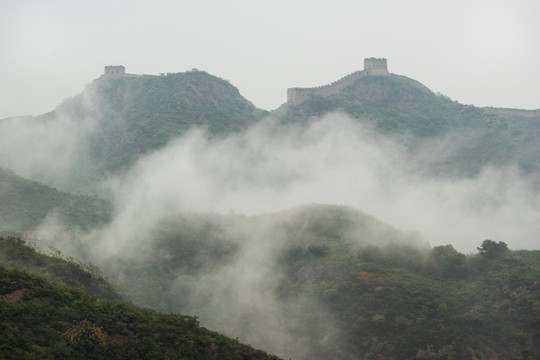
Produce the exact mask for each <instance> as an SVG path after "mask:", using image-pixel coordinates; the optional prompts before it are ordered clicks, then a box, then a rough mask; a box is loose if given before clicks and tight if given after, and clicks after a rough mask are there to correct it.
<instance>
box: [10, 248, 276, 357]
mask: <svg viewBox="0 0 540 360" xmlns="http://www.w3.org/2000/svg"><path fill="white" fill-rule="evenodd" d="M0 245H1V246H0V318H1V321H2V327H1V329H0V335H1V336H0V358H2V359H17V360H18V359H239V360H240V359H242V360H244V359H277V358H276V357H275V356H271V355H268V354H266V353H264V352H262V351H259V350H255V349H253V348H252V347H250V346H247V345H243V344H240V343H239V342H238V341H236V340H232V339H229V338H227V337H225V336H223V335H220V334H218V333H216V332H212V331H209V330H207V329H205V328H202V327H200V326H199V324H198V321H197V319H196V318H194V317H190V316H183V315H174V314H169V315H166V314H160V313H157V312H155V311H152V310H148V309H142V308H137V307H135V306H133V305H130V304H128V303H126V302H124V301H120V300H104V299H102V298H96V297H94V296H90V295H88V294H87V293H85V292H83V291H81V290H79V289H76V288H73V287H66V286H65V285H61V284H59V283H56V282H52V281H50V280H45V279H44V278H42V277H40V276H37V275H35V274H32V273H29V272H25V271H20V270H17V269H14V268H13V265H14V264H16V263H19V264H22V263H23V262H24V261H26V260H29V259H31V258H35V259H36V260H39V261H40V262H41V266H42V271H43V272H48V271H51V270H54V269H55V268H58V267H59V266H63V268H64V273H63V274H62V276H63V277H64V282H65V281H66V280H67V281H68V282H69V278H70V277H80V276H81V274H80V272H81V271H80V269H73V267H70V266H69V264H68V263H65V262H64V261H59V260H58V259H50V258H47V257H45V256H41V255H39V254H36V253H35V252H33V251H32V250H31V249H27V248H26V247H25V246H24V245H23V244H22V243H21V242H18V241H16V240H14V239H2V238H0ZM19 256H22V257H24V261H23V259H20V258H18V257H19ZM6 259H8V260H9V261H7V262H6ZM62 262H64V263H65V264H63V265H62V264H61V263H62ZM6 265H10V268H6ZM34 270H35V269H34ZM74 270H75V271H74ZM89 277H91V276H89Z"/></svg>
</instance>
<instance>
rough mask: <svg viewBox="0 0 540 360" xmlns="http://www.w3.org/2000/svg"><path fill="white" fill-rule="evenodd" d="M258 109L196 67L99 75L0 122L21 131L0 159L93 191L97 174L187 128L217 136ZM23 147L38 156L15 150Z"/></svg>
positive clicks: (112, 172) (110, 172) (119, 169)
mask: <svg viewBox="0 0 540 360" xmlns="http://www.w3.org/2000/svg"><path fill="white" fill-rule="evenodd" d="M266 114H267V112H265V111H263V110H259V109H257V108H255V107H254V106H253V104H252V103H251V102H249V101H247V100H246V99H245V98H243V97H242V96H241V95H240V92H239V91H238V89H237V88H235V87H234V86H233V85H231V84H230V83H229V82H227V81H225V80H223V79H220V78H218V77H216V76H212V75H209V74H208V73H206V72H204V71H188V72H184V73H174V74H167V75H160V76H152V75H126V76H122V77H117V78H108V77H105V76H103V77H100V78H98V79H96V80H94V81H93V82H92V83H90V84H89V85H88V86H87V87H86V88H85V89H84V90H83V91H82V93H80V94H78V95H76V96H74V97H72V98H69V99H66V100H65V101H64V102H63V103H62V104H60V105H59V106H58V107H57V108H56V109H55V110H53V111H51V112H49V113H47V114H43V115H40V116H36V117H25V118H10V119H4V120H3V121H2V122H0V130H1V131H2V133H10V134H11V137H12V138H18V137H21V138H24V137H26V138H27V143H25V141H23V140H21V139H19V140H18V141H17V142H13V143H10V142H9V141H7V142H4V143H3V144H2V145H0V146H2V147H3V148H4V151H2V153H1V154H0V164H2V166H5V167H10V168H13V169H15V170H16V171H17V172H18V173H20V174H21V175H23V176H25V177H28V178H31V179H33V180H37V181H40V182H44V183H46V184H49V185H53V186H55V187H58V188H60V189H62V190H66V191H70V192H83V193H95V192H99V191H100V189H99V184H100V183H101V182H102V181H103V180H105V179H107V178H108V177H110V176H116V175H121V174H122V173H123V172H124V171H125V170H127V169H129V167H130V166H132V165H134V163H135V162H136V161H137V160H138V159H139V158H140V157H141V156H144V155H145V154H148V153H150V152H152V151H155V150H158V149H160V148H162V147H163V146H165V145H167V144H168V143H169V142H170V141H171V140H173V139H175V138H177V137H179V136H181V135H183V134H185V133H186V132H187V131H188V130H190V129H191V128H194V127H198V128H202V129H205V130H207V131H208V134H209V136H225V135H228V134H231V133H234V132H238V131H241V130H243V129H245V128H247V127H248V126H249V125H250V124H253V123H254V122H256V121H257V120H259V119H261V118H262V117H264V116H265V115H266ZM27 152H32V153H33V155H34V156H35V155H36V154H39V156H38V157H39V159H41V161H36V159H35V158H34V156H32V157H28V156H26V157H25V156H23V154H25V153H27ZM45 156H50V158H48V159H47V160H48V161H49V162H48V163H44V162H43V157H45ZM54 170H57V171H54ZM51 172H52V173H51Z"/></svg>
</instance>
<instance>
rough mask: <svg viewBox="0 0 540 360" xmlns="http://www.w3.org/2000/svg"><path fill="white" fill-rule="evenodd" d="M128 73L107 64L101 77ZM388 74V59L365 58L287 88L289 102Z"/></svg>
mask: <svg viewBox="0 0 540 360" xmlns="http://www.w3.org/2000/svg"><path fill="white" fill-rule="evenodd" d="M126 75H127V74H126V68H125V67H124V66H123V65H108V66H105V71H104V73H103V75H101V77H102V78H104V79H118V78H121V77H124V76H126ZM388 75H389V72H388V64H387V61H386V59H384V58H374V57H371V58H365V59H364V70H358V71H355V72H353V73H350V74H348V75H346V76H344V77H342V78H341V79H339V80H336V81H334V82H332V83H331V84H327V85H322V86H317V87H311V88H301V87H294V88H289V89H287V104H289V105H299V104H301V103H302V102H304V101H306V100H307V99H309V98H311V97H313V96H329V95H333V94H336V93H338V92H339V91H341V90H342V89H344V88H346V87H347V86H350V85H352V84H353V83H354V82H355V81H356V80H357V79H359V78H362V77H365V76H388ZM131 76H135V75H131Z"/></svg>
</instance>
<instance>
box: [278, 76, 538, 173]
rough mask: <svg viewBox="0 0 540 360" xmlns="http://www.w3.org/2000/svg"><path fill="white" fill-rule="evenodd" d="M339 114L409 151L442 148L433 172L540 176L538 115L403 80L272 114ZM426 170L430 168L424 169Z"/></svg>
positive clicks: (384, 80)
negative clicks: (514, 171) (516, 171)
mask: <svg viewBox="0 0 540 360" xmlns="http://www.w3.org/2000/svg"><path fill="white" fill-rule="evenodd" d="M333 111H340V112H343V113H345V114H347V115H349V116H351V117H352V118H355V119H358V121H361V122H362V123H365V124H367V125H369V126H371V127H373V128H374V129H376V130H377V131H379V132H381V133H383V134H387V135H390V136H392V137H394V138H397V139H401V141H402V142H403V143H404V144H407V145H408V147H409V149H410V150H411V151H412V152H413V153H414V152H415V151H423V150H425V147H424V146H423V145H425V143H426V142H430V143H431V145H432V146H433V145H435V144H438V146H436V147H435V150H436V151H434V153H436V154H439V155H440V158H439V159H437V158H435V159H431V162H430V163H429V164H427V165H429V170H428V171H429V172H430V173H431V174H438V175H444V176H447V175H457V176H463V175H465V176H468V175H471V174H475V173H477V172H478V171H479V169H481V168H482V167H484V166H487V165H492V166H501V165H503V166H504V165H509V164H518V165H519V166H520V167H521V169H522V170H523V171H525V172H528V173H531V172H540V160H539V157H538V156H537V154H538V153H539V152H540V110H536V111H527V110H512V109H497V108H478V107H475V106H471V105H462V104H460V103H458V102H455V101H452V100H451V99H449V98H448V97H446V96H443V95H437V94H435V93H433V92H432V91H431V90H429V89H428V88H427V87H425V86H424V85H422V84H420V83H419V82H417V81H415V80H412V79H409V78H407V77H405V76H400V75H395V74H390V75H388V76H363V77H358V78H357V79H356V80H355V81H352V82H350V85H348V86H346V87H343V88H340V89H339V90H338V91H336V92H333V93H331V94H328V95H325V96H323V95H318V93H317V92H314V94H313V95H312V96H308V97H307V99H306V100H304V101H303V102H301V103H300V104H297V105H294V104H293V103H291V102H289V103H286V104H284V105H282V106H281V107H280V108H279V109H278V110H277V111H275V112H274V114H275V115H276V116H279V117H280V118H281V120H282V122H284V123H291V122H294V123H298V122H307V121H309V120H310V119H311V118H312V117H314V116H322V115H324V114H326V113H328V112H333ZM423 165H426V164H423Z"/></svg>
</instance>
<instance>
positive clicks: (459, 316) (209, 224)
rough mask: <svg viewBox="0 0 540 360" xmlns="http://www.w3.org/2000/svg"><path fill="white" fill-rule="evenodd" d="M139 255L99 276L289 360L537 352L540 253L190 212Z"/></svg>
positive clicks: (361, 217) (317, 211)
mask: <svg viewBox="0 0 540 360" xmlns="http://www.w3.org/2000/svg"><path fill="white" fill-rule="evenodd" d="M481 242H482V241H481V240H479V244H478V245H479V246H480V245H481V244H480V243H481ZM150 244H151V246H148V245H150ZM495 244H497V243H495ZM141 246H142V247H141V248H140V249H139V250H140V251H138V250H137V249H132V250H135V251H134V253H138V254H139V255H137V256H133V257H131V256H124V257H122V256H120V257H115V258H114V259H113V260H111V261H110V262H109V263H107V264H103V268H104V269H105V271H106V272H108V273H109V274H110V275H111V276H112V278H113V279H115V282H116V283H117V284H118V286H119V287H120V288H121V289H122V290H123V291H124V292H125V294H126V296H127V297H128V298H129V299H131V300H132V301H134V302H135V303H138V304H141V305H144V306H149V307H152V308H156V309H159V310H160V311H173V312H181V313H187V314H196V315H197V316H199V317H200V318H201V321H202V323H203V324H204V325H205V326H207V327H210V328H213V329H216V330H218V331H221V332H225V333H226V334H227V333H228V332H230V333H234V334H238V335H239V336H240V339H241V340H242V341H247V342H249V343H251V344H254V345H255V346H257V347H261V348H264V349H265V350H267V351H271V352H273V353H276V354H278V355H280V356H282V357H294V358H309V359H343V358H358V359H375V358H377V359H416V358H433V359H451V358H454V359H471V358H490V357H491V354H498V359H514V358H515V359H532V358H535V357H536V356H538V355H539V354H540V348H539V346H538V344H540V331H539V329H540V327H539V325H540V317H539V315H538V314H540V312H539V310H540V284H539V282H538V279H539V278H540V251H509V250H506V251H503V252H501V253H496V252H488V253H486V254H477V255H464V254H461V253H459V252H457V251H456V250H455V249H454V248H453V247H452V246H451V245H448V246H438V247H435V248H430V247H429V246H428V245H427V244H425V243H424V242H423V241H422V239H421V238H419V237H418V235H415V234H411V233H403V232H401V231H399V230H396V229H394V228H392V227H390V226H388V225H386V224H383V223H381V222H379V221H378V220H376V219H374V218H373V217H371V216H368V215H366V214H363V213H361V212H359V211H357V210H354V209H351V208H347V207H339V206H306V207H300V208H297V209H293V210H291V211H286V212H281V213H277V214H269V215H261V216H255V217H244V216H232V215H229V216H217V215H195V214H182V215H179V216H175V217H171V218H169V219H166V220H165V221H163V222H162V223H161V224H159V226H157V227H156V229H155V232H154V236H153V238H152V239H149V242H148V243H145V244H144V245H141ZM142 254H144V255H142ZM491 255H493V256H491ZM250 277H252V278H255V279H257V280H253V282H251V281H252V280H249V279H250ZM261 324H264V326H263V327H262V329H261ZM277 324H279V325H277ZM273 326H276V328H274V329H273V328H272V327H273Z"/></svg>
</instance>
